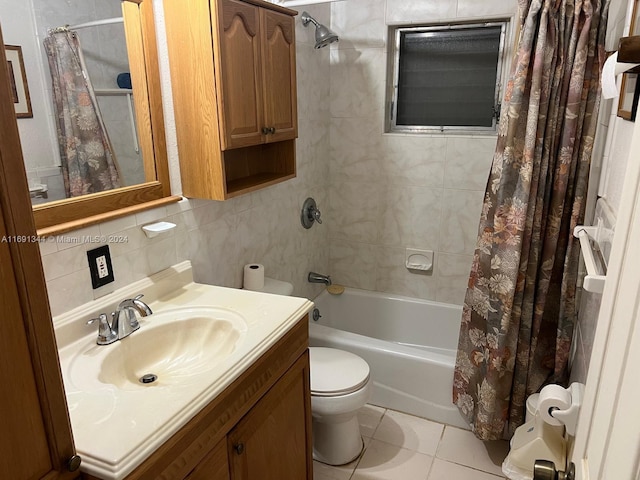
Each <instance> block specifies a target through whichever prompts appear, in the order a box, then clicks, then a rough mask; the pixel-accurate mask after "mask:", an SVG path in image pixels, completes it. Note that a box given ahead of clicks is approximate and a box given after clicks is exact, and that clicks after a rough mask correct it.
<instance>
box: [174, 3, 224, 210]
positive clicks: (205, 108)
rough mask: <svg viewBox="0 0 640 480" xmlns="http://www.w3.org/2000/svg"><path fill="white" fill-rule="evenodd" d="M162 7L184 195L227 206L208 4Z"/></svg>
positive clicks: (175, 4) (176, 4) (177, 4)
mask: <svg viewBox="0 0 640 480" xmlns="http://www.w3.org/2000/svg"><path fill="white" fill-rule="evenodd" d="M213 4H214V5H215V2H213ZM163 6H164V12H165V24H166V29H167V38H169V39H170V40H169V42H168V45H167V47H168V49H169V63H170V64H171V85H172V93H173V106H174V113H175V117H176V134H177V137H178V150H179V153H180V174H181V177H182V191H183V194H184V195H185V196H187V197H198V198H215V199H217V200H223V199H224V196H225V191H224V184H225V173H224V166H223V163H222V160H221V153H220V133H219V128H218V125H219V118H218V107H217V98H216V79H215V71H214V51H213V45H212V40H211V38H212V37H211V36H212V32H211V21H212V20H211V12H210V6H209V2H208V1H206V0H200V1H190V2H184V1H182V0H165V1H164V2H163Z"/></svg>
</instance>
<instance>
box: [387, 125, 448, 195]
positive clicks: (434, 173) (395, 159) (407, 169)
mask: <svg viewBox="0 0 640 480" xmlns="http://www.w3.org/2000/svg"><path fill="white" fill-rule="evenodd" d="M446 143H447V140H446V138H444V137H435V136H428V135H384V136H383V137H382V155H383V158H382V161H381V164H380V175H381V176H382V178H384V179H385V180H386V181H388V182H389V183H392V184H396V185H416V186H429V187H442V186H443V178H444V173H445V165H446V164H445V148H446Z"/></svg>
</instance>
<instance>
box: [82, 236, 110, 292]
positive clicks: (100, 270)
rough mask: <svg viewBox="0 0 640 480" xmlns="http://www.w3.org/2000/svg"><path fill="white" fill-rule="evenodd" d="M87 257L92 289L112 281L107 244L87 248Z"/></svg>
mask: <svg viewBox="0 0 640 480" xmlns="http://www.w3.org/2000/svg"><path fill="white" fill-rule="evenodd" d="M87 258H88V259H89V271H90V272H91V285H92V286H93V288H94V289H96V288H100V287H102V286H103V285H106V284H108V283H111V282H113V281H114V276H113V267H112V266H111V254H110V253H109V245H103V246H102V247H98V248H94V249H93V250H89V251H88V252H87Z"/></svg>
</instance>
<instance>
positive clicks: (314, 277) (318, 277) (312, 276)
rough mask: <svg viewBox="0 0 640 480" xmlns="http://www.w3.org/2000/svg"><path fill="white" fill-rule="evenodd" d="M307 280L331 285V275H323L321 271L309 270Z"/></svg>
mask: <svg viewBox="0 0 640 480" xmlns="http://www.w3.org/2000/svg"><path fill="white" fill-rule="evenodd" d="M307 280H308V281H309V283H324V284H325V285H326V286H327V287H328V286H329V285H331V277H330V276H329V275H322V274H321V273H316V272H309V276H307Z"/></svg>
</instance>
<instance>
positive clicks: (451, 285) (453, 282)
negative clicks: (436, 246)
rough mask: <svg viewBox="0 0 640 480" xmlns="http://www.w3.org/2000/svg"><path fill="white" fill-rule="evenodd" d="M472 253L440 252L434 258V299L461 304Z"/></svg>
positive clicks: (467, 279) (469, 270)
mask: <svg viewBox="0 0 640 480" xmlns="http://www.w3.org/2000/svg"><path fill="white" fill-rule="evenodd" d="M472 261H473V256H472V255H450V254H448V253H441V254H439V255H438V257H437V259H436V262H435V264H436V266H435V269H436V275H437V277H438V280H437V285H438V286H437V290H436V301H438V302H444V303H453V304H455V305H462V303H463V302H464V296H465V294H466V292H467V283H468V281H469V273H470V272H471V263H472Z"/></svg>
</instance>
